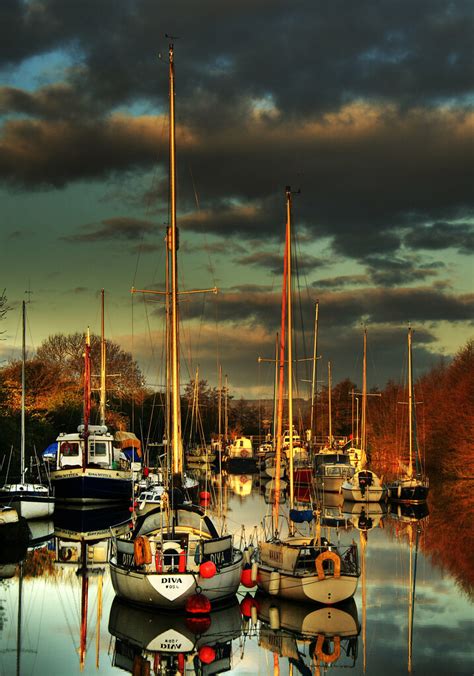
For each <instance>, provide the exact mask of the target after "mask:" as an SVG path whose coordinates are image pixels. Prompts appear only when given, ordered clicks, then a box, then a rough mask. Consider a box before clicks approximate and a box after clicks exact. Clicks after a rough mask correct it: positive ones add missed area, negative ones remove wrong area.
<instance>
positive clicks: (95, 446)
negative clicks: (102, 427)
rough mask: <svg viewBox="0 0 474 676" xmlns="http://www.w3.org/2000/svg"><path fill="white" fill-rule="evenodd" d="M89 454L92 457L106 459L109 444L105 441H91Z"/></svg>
mask: <svg viewBox="0 0 474 676" xmlns="http://www.w3.org/2000/svg"><path fill="white" fill-rule="evenodd" d="M89 454H90V456H91V457H96V458H97V457H100V456H102V457H104V456H106V455H107V444H106V443H105V441H91V444H90V448H89Z"/></svg>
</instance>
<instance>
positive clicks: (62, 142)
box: [0, 115, 166, 189]
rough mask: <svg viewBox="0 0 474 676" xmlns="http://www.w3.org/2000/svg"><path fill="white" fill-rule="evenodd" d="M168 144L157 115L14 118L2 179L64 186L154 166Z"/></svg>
mask: <svg viewBox="0 0 474 676" xmlns="http://www.w3.org/2000/svg"><path fill="white" fill-rule="evenodd" d="M165 147H166V142H164V138H163V137H162V136H160V126H159V124H158V121H157V120H156V119H155V118H146V117H145V118H128V117H124V116H121V115H115V116H112V117H110V118H107V119H106V120H102V119H98V120H87V119H84V120H80V121H71V120H65V121H62V120H59V121H58V120H55V121H39V120H29V119H21V120H18V119H11V120H7V121H6V122H5V124H4V126H3V138H2V139H1V141H0V151H1V154H0V180H3V181H5V182H7V183H9V184H13V185H14V186H18V187H28V188H32V189H35V188H45V187H56V188H58V187H64V186H65V185H67V184H68V183H69V182H71V181H75V180H79V179H95V178H101V177H105V176H108V175H110V174H113V173H114V172H117V171H131V170H133V169H134V168H136V167H146V166H150V165H152V164H153V163H154V162H155V161H156V155H157V152H158V153H160V151H162V154H163V155H164V148H165Z"/></svg>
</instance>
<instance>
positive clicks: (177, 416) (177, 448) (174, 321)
mask: <svg viewBox="0 0 474 676" xmlns="http://www.w3.org/2000/svg"><path fill="white" fill-rule="evenodd" d="M169 99H170V100H169V111H170V130H169V145H170V206H171V213H170V216H171V218H170V220H171V224H170V237H169V240H168V246H169V247H170V256H171V381H172V388H171V404H172V418H171V423H172V432H171V434H172V436H171V448H172V468H173V473H174V474H181V473H182V471H183V453H182V439H181V402H180V396H179V354H178V323H179V318H178V260H177V249H178V243H177V239H178V235H177V228H176V133H175V109H174V99H175V92H174V45H173V43H170V45H169Z"/></svg>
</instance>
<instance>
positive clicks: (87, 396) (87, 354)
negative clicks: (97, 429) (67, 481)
mask: <svg viewBox="0 0 474 676" xmlns="http://www.w3.org/2000/svg"><path fill="white" fill-rule="evenodd" d="M90 415H91V339H90V333H89V328H88V329H87V334H86V345H85V350H84V432H83V437H84V452H83V454H82V469H83V470H85V469H86V467H87V463H88V462H89V420H90Z"/></svg>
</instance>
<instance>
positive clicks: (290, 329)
mask: <svg viewBox="0 0 474 676" xmlns="http://www.w3.org/2000/svg"><path fill="white" fill-rule="evenodd" d="M286 229H287V248H288V256H287V257H288V263H287V265H288V284H287V295H288V302H287V304H288V317H287V321H288V425H289V428H290V447H289V449H288V452H289V456H290V457H289V466H288V471H289V472H290V509H293V504H294V481H293V317H292V310H291V188H290V187H289V186H287V187H286Z"/></svg>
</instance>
